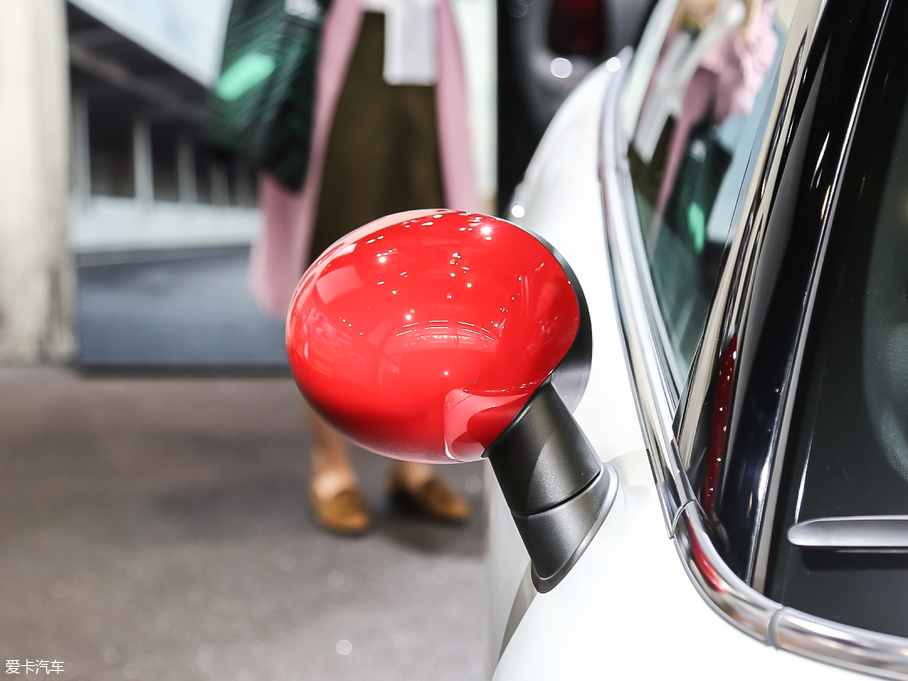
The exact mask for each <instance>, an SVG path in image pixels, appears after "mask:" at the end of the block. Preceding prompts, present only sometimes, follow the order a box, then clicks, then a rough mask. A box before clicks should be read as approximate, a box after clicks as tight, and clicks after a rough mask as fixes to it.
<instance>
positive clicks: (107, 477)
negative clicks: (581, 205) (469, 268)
mask: <svg viewBox="0 0 908 681" xmlns="http://www.w3.org/2000/svg"><path fill="white" fill-rule="evenodd" d="M453 4H454V9H455V15H456V19H457V21H458V26H459V29H460V36H461V43H462V51H463V55H464V60H465V66H466V73H467V84H468V91H469V107H470V124H471V130H472V147H473V157H474V163H475V169H476V175H477V181H478V184H479V190H480V194H481V196H482V198H483V200H484V201H485V203H486V205H487V206H488V210H489V211H490V212H495V211H498V212H499V213H501V214H503V213H504V212H505V211H506V209H507V202H508V199H509V197H510V195H511V193H512V191H513V189H514V187H515V186H516V184H517V183H518V182H519V180H520V177H521V176H522V174H523V170H524V168H525V166H526V163H527V162H528V161H529V158H530V156H531V155H532V151H533V149H534V148H535V146H536V144H537V143H538V141H539V139H540V137H541V135H542V133H543V131H544V129H545V126H546V124H547V122H548V120H549V119H550V118H551V116H552V115H553V114H554V112H555V109H556V108H557V106H558V104H559V103H560V101H562V100H563V98H564V97H565V96H566V95H567V93H568V92H569V91H570V89H571V88H572V87H573V86H574V85H576V83H577V82H578V81H579V80H580V79H581V78H582V76H583V75H585V74H586V73H587V72H589V70H590V69H591V68H592V67H593V66H594V65H595V64H597V63H599V62H601V61H602V60H604V59H605V58H607V57H608V56H610V55H612V54H614V53H615V52H617V50H618V49H619V48H620V47H621V46H623V45H624V44H627V43H630V42H633V41H634V40H635V39H636V34H637V33H638V32H639V27H640V25H641V24H640V21H641V19H642V15H643V11H642V10H641V9H640V3H635V2H632V1H631V0H609V1H603V0H499V2H498V3H497V4H496V3H495V2H493V0H455V2H454V3H453ZM633 8H636V9H633ZM229 9H230V2H229V0H3V2H2V3H0V547H2V549H0V602H2V603H3V608H0V651H2V656H3V660H4V662H6V663H7V666H6V668H5V671H9V670H10V669H11V666H10V663H9V661H16V662H17V664H20V665H22V666H21V670H22V672H24V671H25V670H26V667H25V665H26V663H27V662H29V661H30V662H32V663H36V662H37V663H40V662H42V661H43V662H45V663H46V664H47V665H48V666H50V665H51V664H52V663H53V662H59V663H60V665H59V666H58V667H56V668H55V670H56V671H57V672H59V674H62V675H63V676H64V677H66V678H81V679H123V678H126V679H201V678H217V679H271V678H273V679H282V680H284V679H294V678H296V679H376V680H380V679H484V678H487V676H488V674H489V673H490V669H491V660H492V659H493V657H494V655H495V651H489V650H487V642H486V636H485V630H486V610H485V608H486V606H485V602H486V599H485V584H486V573H485V565H484V562H483V556H484V553H485V546H486V542H487V541H488V537H487V536H486V528H485V526H486V521H485V509H484V491H485V489H486V480H485V469H484V467H483V466H482V465H465V466H458V467H451V468H448V469H447V470H446V471H445V477H446V479H448V480H449V481H450V483H451V484H452V486H453V487H454V488H455V489H456V491H457V492H459V493H460V494H462V495H464V496H465V497H466V498H467V499H468V500H469V501H470V504H471V506H472V510H473V515H472V517H471V520H470V521H469V523H468V524H467V525H466V526H465V527H446V526H439V525H433V524H429V523H427V522H424V521H421V520H417V519H413V518H411V517H408V516H405V515H402V514H400V513H399V512H397V511H395V510H394V509H393V508H391V507H390V506H389V505H388V503H387V501H386V499H385V493H384V490H385V475H386V472H387V466H386V464H385V463H384V462H383V461H380V460H378V458H377V457H374V456H373V455H370V454H368V453H365V452H362V451H356V452H354V456H355V458H356V462H355V463H356V466H357V469H358V470H359V471H360V473H359V475H360V480H361V483H362V487H363V491H364V493H365V495H366V497H367V501H368V502H369V504H370V507H371V508H372V509H374V519H373V520H374V525H375V530H374V531H373V532H372V533H371V534H369V535H367V536H366V537H362V538H357V539H352V540H351V539H339V538H336V537H333V536H330V535H327V534H325V533H324V532H322V531H320V530H318V529H316V527H315V525H314V523H313V520H312V516H311V511H310V510H309V506H308V500H307V497H306V492H305V490H307V479H308V475H309V471H308V464H307V457H306V456H305V454H306V452H307V449H308V447H309V444H310V440H309V434H308V433H307V432H306V428H305V426H304V423H303V420H302V418H301V417H300V403H299V397H298V394H297V393H296V389H295V387H294V385H293V383H292V380H291V379H290V377H289V372H288V370H287V364H286V356H285V351H284V343H283V321H282V320H278V319H274V318H271V317H268V316H266V315H264V314H262V313H261V312H259V311H258V309H257V308H256V306H255V303H254V302H253V299H252V296H251V294H250V292H249V288H248V283H247V276H248V274H247V270H248V260H249V246H250V243H251V241H252V239H253V238H254V237H255V234H256V233H257V231H258V229H259V228H260V223H261V217H260V214H259V211H258V209H257V207H256V206H257V191H258V190H257V181H256V169H255V168H253V167H252V166H251V165H250V164H249V163H247V162H246V161H244V160H243V159H241V158H234V157H231V156H229V155H224V154H223V153H215V152H214V151H212V150H211V149H209V148H208V147H207V146H206V143H205V121H206V109H205V105H206V93H207V90H208V88H209V87H210V86H211V85H212V84H213V83H214V82H215V81H216V79H217V77H218V75H219V70H220V57H221V50H222V46H223V39H224V32H225V27H226V22H227V16H228V12H229ZM632 9H633V11H631V10H632ZM591 27H592V29H593V30H592V31H590V28H591ZM42 671H43V669H42Z"/></svg>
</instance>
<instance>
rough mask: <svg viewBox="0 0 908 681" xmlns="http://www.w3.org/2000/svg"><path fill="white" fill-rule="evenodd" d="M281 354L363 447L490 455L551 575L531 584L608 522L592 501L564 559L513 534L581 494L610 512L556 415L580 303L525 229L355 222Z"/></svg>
mask: <svg viewBox="0 0 908 681" xmlns="http://www.w3.org/2000/svg"><path fill="white" fill-rule="evenodd" d="M287 349H288V353H289V357H290V366H291V369H292V370H293V375H294V377H295V378H296V382H297V385H298V386H299V388H300V390H301V391H302V392H303V394H304V395H305V396H306V398H307V399H308V400H309V402H310V403H311V404H312V406H313V407H314V408H315V409H316V410H317V411H318V412H319V413H320V414H321V415H322V416H323V417H324V418H325V419H326V420H327V421H328V422H329V423H331V424H332V425H334V426H335V427H336V428H337V429H338V430H340V431H341V432H343V433H344V434H345V435H347V436H348V437H350V438H351V439H352V440H353V441H355V442H357V443H359V444H361V445H362V446H364V447H366V448H368V449H371V450H373V451H375V452H378V453H380V454H384V455H386V456H391V457H394V458H399V459H407V460H410V461H427V462H432V463H441V462H448V463H450V462H457V461H473V460H477V459H479V458H481V457H483V456H487V457H488V458H489V459H490V460H491V461H492V465H493V467H494V469H495V473H496V476H497V477H498V479H499V482H500V484H501V486H502V490H503V491H504V493H505V498H506V499H507V500H508V503H509V505H510V507H511V510H512V512H514V514H515V520H517V521H518V528H519V529H521V533H522V534H523V535H524V540H525V542H527V546H528V550H529V551H530V555H531V558H533V564H534V567H539V566H540V565H545V566H546V568H545V570H543V572H544V573H545V574H543V573H542V572H539V571H538V570H537V573H538V574H536V575H535V576H536V577H537V586H539V585H543V586H547V587H548V588H551V586H553V585H554V583H557V581H558V580H560V579H561V577H563V573H566V571H567V569H569V568H570V565H568V564H567V563H570V564H573V561H575V560H576V557H577V555H579V552H578V548H577V545H575V544H577V537H575V536H574V535H577V533H578V531H580V532H581V534H582V535H583V536H582V537H580V539H581V540H582V539H584V538H585V537H586V536H587V535H588V534H589V532H591V531H594V530H595V527H598V523H600V522H601V520H602V519H603V518H604V515H605V512H607V510H608V508H605V509H604V510H603V509H602V504H599V505H597V507H596V511H595V513H593V517H592V518H587V519H586V520H584V521H582V522H580V523H579V525H578V522H577V521H576V519H574V520H571V521H570V523H569V524H570V526H571V531H570V535H571V540H570V543H571V546H561V544H563V543H564V542H561V541H560V540H559V541H558V542H555V543H556V544H558V545H559V546H558V547H557V550H555V551H554V554H557V556H554V555H553V553H552V550H551V548H552V547H551V546H549V545H550V544H551V543H552V542H551V541H544V542H542V544H544V545H545V546H542V545H541V544H540V545H539V546H537V547H536V548H535V549H534V548H532V547H531V546H530V543H529V541H528V536H527V532H531V533H532V532H534V531H533V530H528V529H527V528H526V527H522V526H521V525H524V526H526V525H527V524H528V520H527V519H528V518H529V519H530V520H532V517H533V516H535V515H538V514H542V515H546V518H551V517H552V516H553V514H552V509H554V508H555V507H558V506H562V505H565V508H567V507H568V506H570V505H571V504H569V503H568V501H571V500H573V499H574V498H575V497H578V496H581V497H582V496H584V494H586V497H587V498H586V499H585V501H584V508H586V507H589V506H590V498H589V497H590V495H589V492H590V490H591V489H596V490H599V491H597V492H596V493H595V494H594V495H593V496H595V497H596V499H598V500H599V501H601V502H603V503H604V502H605V501H606V498H613V496H614V492H615V488H616V487H617V486H616V485H614V484H609V483H608V480H609V479H611V476H612V475H613V471H611V469H610V467H607V468H606V469H603V467H602V466H601V464H600V463H599V460H598V457H596V456H595V454H593V452H592V450H591V448H590V447H589V444H588V443H587V442H586V439H585V438H584V437H583V434H582V433H581V432H580V430H579V428H578V427H577V425H576V422H574V420H573V417H571V416H570V412H569V410H568V408H567V407H566V406H565V402H567V403H568V404H569V405H570V406H572V407H573V406H575V405H576V402H577V401H579V397H580V394H581V393H582V391H583V388H584V387H585V385H586V378H587V375H588V368H589V357H590V351H591V341H590V326H589V315H588V312H587V310H586V303H585V301H584V299H583V295H582V293H581V292H580V288H579V285H578V284H577V282H576V280H575V279H574V277H573V274H572V273H571V272H570V269H569V268H568V267H567V266H566V263H564V262H563V260H561V259H560V256H558V255H557V254H556V253H555V252H554V251H553V249H551V248H550V247H549V246H548V245H547V244H545V243H544V242H543V241H541V240H540V239H538V238H537V237H534V236H533V235H531V234H529V233H528V232H525V231H523V230H521V229H520V228H519V227H517V226H515V225H512V224H510V223H508V222H505V221H502V220H499V219H497V218H494V217H489V216H485V215H479V214H475V213H466V212H460V211H451V210H436V211H413V212H409V213H400V214H397V215H392V216H389V217H386V218H382V219H380V220H377V221H375V222H372V223H370V224H368V225H366V226H364V227H361V228H360V229H358V230H356V231H354V232H352V233H351V234H349V235H348V236H346V237H345V238H343V239H341V240H340V241H338V242H337V243H335V244H334V245H333V246H332V247H331V248H330V249H328V251H326V252H325V253H324V254H323V255H322V256H321V257H320V258H319V259H318V260H316V261H315V263H314V264H313V265H312V266H311V267H310V268H309V270H308V271H307V272H306V273H305V275H304V276H303V278H302V280H301V281H300V284H299V286H298V287H297V290H296V293H295V294H294V296H293V302H292V304H291V307H290V313H289V316H288V319H287ZM553 476H554V477H553ZM594 481H598V483H596V484H593V483H594ZM599 488H601V489H599ZM600 492H601V493H600ZM581 493H583V494H581ZM600 497H601V498H600ZM575 505H576V504H575ZM607 505H608V506H610V505H611V502H610V500H609V502H608V504H607ZM585 513H586V514H587V515H589V509H588V508H587V510H586V511H585ZM555 515H557V514H555ZM518 516H520V517H518ZM600 516H601V517H600ZM536 520H537V523H538V518H537V519H536ZM547 522H548V521H547ZM529 525H533V522H529ZM545 533H547V534H551V533H552V530H551V528H547V529H545ZM556 534H557V532H556ZM562 534H563V533H562ZM534 541H535V543H536V544H539V541H536V540H534ZM580 544H583V545H585V542H583V541H581V542H580ZM540 547H541V548H540ZM542 549H544V551H543V553H540V551H541V550H542ZM534 551H535V553H537V554H539V555H535V556H534ZM565 552H567V555H562V554H565ZM574 553H577V555H574ZM543 554H545V555H543ZM555 573H558V574H557V579H553V578H554V577H555V576H556V575H555ZM547 580H548V581H547Z"/></svg>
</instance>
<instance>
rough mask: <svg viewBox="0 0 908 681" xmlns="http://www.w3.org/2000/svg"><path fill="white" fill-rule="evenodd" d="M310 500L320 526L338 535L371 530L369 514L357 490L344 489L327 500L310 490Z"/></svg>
mask: <svg viewBox="0 0 908 681" xmlns="http://www.w3.org/2000/svg"><path fill="white" fill-rule="evenodd" d="M309 498H310V499H311V500H312V508H314V509H315V515H316V517H317V518H318V522H319V524H320V525H321V526H322V527H324V528H325V529H326V530H330V531H331V532H337V533H338V534H362V533H363V532H365V531H366V530H368V529H369V512H368V511H367V510H366V504H365V502H364V501H363V497H362V495H361V494H360V493H359V490H357V489H356V488H350V489H342V490H341V491H340V492H337V493H336V494H334V495H333V496H331V497H328V498H327V499H323V498H321V497H319V496H318V495H317V494H316V493H315V491H314V490H310V492H309Z"/></svg>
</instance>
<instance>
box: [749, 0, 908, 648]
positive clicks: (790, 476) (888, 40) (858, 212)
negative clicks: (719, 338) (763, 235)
mask: <svg viewBox="0 0 908 681" xmlns="http://www.w3.org/2000/svg"><path fill="white" fill-rule="evenodd" d="M906 29H908V11H906V9H905V8H904V7H903V6H899V7H898V9H897V10H894V11H893V12H892V15H891V18H890V20H889V23H888V24H887V27H886V36H885V37H884V42H883V43H882V47H881V48H880V56H879V57H878V58H877V62H876V64H875V65H874V73H873V75H872V78H873V79H874V80H871V84H870V86H868V92H869V93H875V92H876V91H877V87H879V90H880V91H881V92H882V94H881V95H880V96H879V98H878V99H877V98H876V96H875V95H874V99H873V101H872V104H866V103H865V104H864V106H863V108H862V112H861V115H860V119H859V121H858V124H857V127H856V132H855V137H854V142H853V143H852V147H851V148H852V152H851V156H850V158H849V161H848V165H847V166H846V170H845V174H844V176H843V179H842V181H841V186H842V193H841V195H840V197H839V199H838V202H837V207H836V209H835V211H836V212H835V217H834V219H833V222H832V226H831V229H830V237H829V244H828V246H827V250H826V256H825V260H824V264H823V272H822V274H821V280H820V285H819V287H818V292H817V297H816V301H815V304H814V313H813V315H812V317H811V322H810V329H809V332H808V339H807V343H806V346H805V354H804V361H803V363H802V367H803V368H802V370H801V372H800V379H799V383H798V396H797V398H796V399H797V401H796V403H795V409H794V412H793V417H792V428H791V433H792V435H791V436H790V438H789V442H788V446H787V450H786V452H785V458H784V460H785V465H784V467H783V469H782V477H781V479H780V480H781V482H780V491H779V507H778V511H777V514H776V524H775V527H776V529H775V530H774V532H773V540H772V547H771V551H770V556H769V573H768V575H767V594H768V595H769V596H771V597H772V598H773V599H774V600H777V601H779V602H781V603H784V604H786V605H791V606H793V607H796V608H799V609H801V610H804V611H806V612H810V613H812V614H816V615H820V616H822V617H826V618H828V619H832V620H835V621H839V622H844V623H846V624H851V625H855V626H859V627H863V628H866V629H871V630H874V631H882V632H886V633H892V634H897V635H900V636H908V589H906V588H905V585H906V584H908V554H906V553H904V552H901V553H900V552H899V551H904V550H906V549H908V546H903V547H901V548H899V547H894V548H893V547H890V548H889V549H888V552H884V551H880V550H879V547H877V548H875V547H874V546H873V542H874V541H878V540H879V538H878V537H874V536H871V535H872V534H873V532H872V530H873V526H872V525H867V524H866V521H867V520H868V516H871V517H872V516H881V515H883V516H892V515H895V516H902V517H903V518H904V517H906V516H908V48H906V47H905V44H904V40H903V39H902V37H901V36H903V35H904V31H905V30H906ZM874 82H876V83H879V84H880V85H879V86H877V85H874ZM869 97H870V95H868V98H869ZM844 517H857V518H863V519H864V520H865V524H863V525H860V526H858V527H859V529H858V531H857V532H856V534H855V535H854V537H853V538H852V541H856V542H857V543H856V544H854V545H853V546H852V547H851V549H850V550H849V551H842V550H836V549H835V548H834V547H829V546H828V545H827V546H826V548H822V547H821V548H805V547H804V546H803V544H802V545H801V546H796V545H794V544H793V543H792V542H791V541H790V540H789V536H788V531H789V528H791V526H792V525H794V524H796V523H804V522H806V521H811V520H817V519H831V520H833V521H834V522H835V521H839V522H841V519H842V518H844ZM869 520H871V521H874V520H875V519H873V518H869ZM827 527H829V526H828V525H827ZM890 527H895V528H896V529H898V528H899V527H901V528H902V529H901V531H902V532H903V536H905V535H908V528H906V527H905V525H904V524H902V525H899V524H898V523H896V525H894V526H890ZM865 542H866V543H867V545H863V544H864V543H865Z"/></svg>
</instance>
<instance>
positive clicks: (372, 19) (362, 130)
mask: <svg viewBox="0 0 908 681" xmlns="http://www.w3.org/2000/svg"><path fill="white" fill-rule="evenodd" d="M383 60H384V15H383V14H376V13H371V12H369V13H366V14H365V15H364V17H363V25H362V30H361V32H360V35H359V40H358V42H357V44H356V49H355V51H354V53H353V57H352V59H351V62H350V68H349V70H348V72H347V78H346V80H345V82H344V86H343V89H342V90H341V94H340V98H339V100H338V103H337V110H336V112H335V115H334V120H333V121H332V126H331V132H330V136H329V138H328V149H327V152H326V155H325V164H324V169H323V173H322V185H321V191H320V194H319V201H318V211H317V214H316V220H315V233H314V235H313V241H312V255H313V258H314V257H316V256H318V255H319V254H321V253H322V252H323V251H324V250H325V249H327V248H328V246H330V245H331V244H332V243H334V242H335V241H337V240H338V239H340V238H341V237H343V236H344V235H345V234H347V233H348V232H350V231H352V230H354V229H356V228H357V227H359V226H361V225H364V224H366V223H367V222H371V221H372V220H375V219H377V218H380V217H382V216H383V215H387V214H389V213H397V212H400V211H404V210H414V209H418V208H440V207H442V206H443V205H444V190H443V184H442V178H441V165H440V161H439V151H438V132H437V129H436V116H435V88H434V87H432V86H422V85H388V84H387V83H385V81H384V79H383V78H382V64H383Z"/></svg>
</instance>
